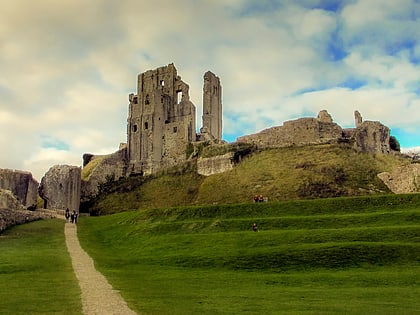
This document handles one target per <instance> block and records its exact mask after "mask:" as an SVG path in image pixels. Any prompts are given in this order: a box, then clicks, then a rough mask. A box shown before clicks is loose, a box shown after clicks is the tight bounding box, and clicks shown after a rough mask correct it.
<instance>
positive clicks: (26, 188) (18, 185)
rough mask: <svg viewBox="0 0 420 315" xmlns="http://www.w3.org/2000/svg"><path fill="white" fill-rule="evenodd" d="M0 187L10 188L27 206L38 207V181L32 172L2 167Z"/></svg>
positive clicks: (28, 207)
mask: <svg viewBox="0 0 420 315" xmlns="http://www.w3.org/2000/svg"><path fill="white" fill-rule="evenodd" d="M0 188H2V189H7V190H10V191H11V192H12V193H13V194H14V195H15V196H16V197H17V199H18V200H19V201H20V202H21V203H22V205H23V206H24V207H25V208H27V209H35V208H36V203H37V198H38V182H37V181H36V180H35V179H34V178H33V177H32V174H31V173H30V172H24V171H18V170H10V169H0Z"/></svg>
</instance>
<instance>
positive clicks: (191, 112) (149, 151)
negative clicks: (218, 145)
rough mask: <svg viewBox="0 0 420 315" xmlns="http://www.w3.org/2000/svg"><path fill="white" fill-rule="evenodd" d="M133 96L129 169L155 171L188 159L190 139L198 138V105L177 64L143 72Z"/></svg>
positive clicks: (129, 118)
mask: <svg viewBox="0 0 420 315" xmlns="http://www.w3.org/2000/svg"><path fill="white" fill-rule="evenodd" d="M129 100H130V105H129V117H128V120H127V138H128V139H127V140H128V141H127V142H128V146H127V154H128V162H129V169H128V171H129V172H131V173H144V174H148V173H154V172H155V171H157V170H159V169H161V168H162V167H167V166H170V165H173V163H179V162H181V161H182V160H185V148H186V146H187V143H188V142H191V141H195V139H196V132H195V126H196V122H195V106H194V104H193V103H191V101H190V99H189V86H188V84H186V83H185V82H183V81H182V80H181V77H180V76H178V74H177V70H176V68H175V66H174V65H173V64H169V65H168V66H165V67H160V68H157V69H155V70H149V71H146V72H144V73H142V74H139V76H138V82H137V95H134V94H130V97H129ZM174 134H176V135H175V136H174ZM181 153H182V154H181Z"/></svg>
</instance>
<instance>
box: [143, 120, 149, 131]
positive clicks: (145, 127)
mask: <svg viewBox="0 0 420 315" xmlns="http://www.w3.org/2000/svg"><path fill="white" fill-rule="evenodd" d="M147 129H149V123H148V122H147V121H146V122H145V123H144V130H147Z"/></svg>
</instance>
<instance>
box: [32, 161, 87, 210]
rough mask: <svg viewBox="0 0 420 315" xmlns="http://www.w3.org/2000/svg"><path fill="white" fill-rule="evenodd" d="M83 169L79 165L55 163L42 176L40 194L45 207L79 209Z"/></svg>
mask: <svg viewBox="0 0 420 315" xmlns="http://www.w3.org/2000/svg"><path fill="white" fill-rule="evenodd" d="M80 185H81V169H80V167H77V166H70V165H55V166H53V167H51V168H50V169H49V170H48V172H47V173H46V174H45V175H44V177H42V180H41V185H40V186H39V195H40V196H41V198H42V199H43V200H44V208H45V209H52V210H65V209H67V208H68V209H69V210H70V211H73V210H74V211H76V212H78V211H79V205H80Z"/></svg>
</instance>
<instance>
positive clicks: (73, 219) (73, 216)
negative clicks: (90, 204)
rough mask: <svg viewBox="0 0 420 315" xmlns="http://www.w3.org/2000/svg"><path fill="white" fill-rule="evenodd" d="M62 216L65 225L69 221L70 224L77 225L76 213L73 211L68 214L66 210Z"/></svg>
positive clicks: (68, 211)
mask: <svg viewBox="0 0 420 315" xmlns="http://www.w3.org/2000/svg"><path fill="white" fill-rule="evenodd" d="M64 216H65V217H66V223H68V222H69V221H70V222H71V223H77V217H78V213H77V212H76V211H74V210H73V212H72V213H70V210H69V208H67V209H66V214H65V215H64Z"/></svg>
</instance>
